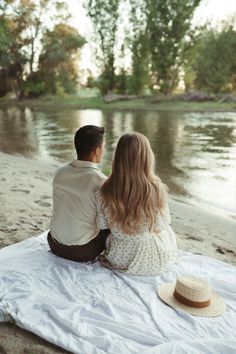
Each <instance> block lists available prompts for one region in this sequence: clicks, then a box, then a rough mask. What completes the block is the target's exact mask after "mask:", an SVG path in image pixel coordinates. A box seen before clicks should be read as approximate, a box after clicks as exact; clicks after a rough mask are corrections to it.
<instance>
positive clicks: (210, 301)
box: [157, 276, 226, 317]
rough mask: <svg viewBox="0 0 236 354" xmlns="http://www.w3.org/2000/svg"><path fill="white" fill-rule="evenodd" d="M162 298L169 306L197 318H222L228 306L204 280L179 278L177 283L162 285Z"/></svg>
mask: <svg viewBox="0 0 236 354" xmlns="http://www.w3.org/2000/svg"><path fill="white" fill-rule="evenodd" d="M157 291H158V294H159V296H160V298H161V299H162V300H163V301H164V302H165V303H167V304H168V305H169V306H171V307H174V308H176V309H179V310H182V311H184V312H187V313H190V314H191V315H195V316H209V317H215V316H220V315H222V314H223V313H224V311H225V309H226V305H225V302H224V300H223V299H222V298H221V297H220V296H219V295H217V294H215V293H214V292H212V290H211V285H210V284H209V283H208V282H207V281H206V280H204V279H202V278H197V277H193V276H182V277H179V278H178V279H177V280H176V282H175V283H166V284H162V285H161V286H160V287H159V288H158V289H157Z"/></svg>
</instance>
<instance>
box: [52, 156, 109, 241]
mask: <svg viewBox="0 0 236 354" xmlns="http://www.w3.org/2000/svg"><path fill="white" fill-rule="evenodd" d="M106 178H107V177H106V176H105V175H104V174H103V173H102V172H101V171H100V170H99V169H98V167H97V166H96V165H95V164H94V163H92V162H90V161H82V160H76V159H74V160H72V161H71V162H69V163H67V164H66V165H64V166H62V167H59V168H58V169H57V171H56V173H55V176H54V180H53V215H52V219H51V223H50V232H51V235H52V236H53V238H54V239H56V240H57V241H58V242H60V243H62V244H64V245H67V246H71V245H84V244H86V243H88V242H89V241H91V240H92V239H93V238H94V237H96V236H97V234H98V232H99V229H98V227H97V224H96V202H95V195H94V193H95V192H96V190H97V189H98V188H100V187H101V185H102V183H103V182H104V181H105V180H106Z"/></svg>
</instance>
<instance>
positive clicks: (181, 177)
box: [0, 107, 236, 213]
mask: <svg viewBox="0 0 236 354" xmlns="http://www.w3.org/2000/svg"><path fill="white" fill-rule="evenodd" d="M85 124H95V125H102V126H104V127H105V129H106V154H105V157H104V161H103V165H102V168H103V169H104V171H106V172H108V171H110V165H111V160H112V156H113V152H114V148H115V145H116V142H117V139H118V138H119V136H120V135H121V134H123V133H124V132H127V131H132V130H135V131H139V132H141V133H143V134H145V135H146V136H147V137H148V138H149V139H150V142H151V145H152V148H153V151H154V153H155V156H156V168H157V171H158V173H159V175H160V177H161V178H162V179H163V181H165V182H166V183H167V184H168V186H169V187H170V191H171V192H172V193H175V194H176V195H181V196H185V197H188V198H194V200H195V201H198V202H201V203H205V204H210V205H212V206H215V207H218V208H221V209H225V210H228V211H230V212H231V213H236V113H173V112H159V113H158V112H132V113H131V112H102V111H100V110H64V111H63V110H57V111H55V110H32V109H28V108H26V109H23V108H22V109H20V108H16V107H12V108H8V109H5V110H3V109H2V110H0V149H1V150H2V151H4V152H7V153H11V154H22V155H24V156H29V157H40V158H53V159H58V160H60V161H61V162H65V161H67V160H70V159H72V158H73V157H74V155H75V153H74V147H73V136H74V133H75V131H76V130H77V129H78V128H79V127H80V126H82V125H85Z"/></svg>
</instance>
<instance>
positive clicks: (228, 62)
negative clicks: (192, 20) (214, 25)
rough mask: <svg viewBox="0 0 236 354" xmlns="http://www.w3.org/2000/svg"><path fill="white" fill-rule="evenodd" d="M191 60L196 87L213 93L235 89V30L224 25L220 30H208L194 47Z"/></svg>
mask: <svg viewBox="0 0 236 354" xmlns="http://www.w3.org/2000/svg"><path fill="white" fill-rule="evenodd" d="M195 52H196V55H195V57H194V58H193V60H192V63H191V65H192V68H193V70H194V72H195V80H194V84H195V86H196V88H197V89H200V90H204V91H210V92H214V93H218V92H226V91H233V90H235V89H236V80H235V79H236V59H235V58H236V31H235V30H234V28H233V26H231V25H230V26H226V27H225V28H223V30H222V31H220V32H217V31H215V30H212V29H211V30H208V31H205V32H204V33H203V34H202V37H201V39H200V41H199V43H198V44H197V50H196V48H195Z"/></svg>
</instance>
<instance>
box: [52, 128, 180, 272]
mask: <svg viewBox="0 0 236 354" xmlns="http://www.w3.org/2000/svg"><path fill="white" fill-rule="evenodd" d="M74 143H75V148H76V152H77V159H74V160H73V161H71V162H70V163H68V164H66V165H64V166H62V167H60V168H59V169H58V170H57V172H56V174H55V177H54V181H53V216H52V220H51V225H50V232H49V233H48V243H49V246H50V248H51V250H52V252H53V253H54V254H56V255H57V256H60V257H63V258H67V259H70V260H73V261H77V262H86V261H89V260H93V259H95V258H96V257H97V256H99V260H100V262H101V263H102V264H103V265H104V266H106V267H109V268H112V269H115V270H118V271H121V272H127V273H130V274H137V275H158V274H160V273H161V272H163V271H165V270H167V269H168V268H169V267H170V265H171V264H172V263H173V262H174V261H175V259H176V255H177V245H176V236H175V233H174V232H173V230H172V229H171V227H170V226H169V224H170V214H169V209H168V203H167V189H166V186H165V185H164V184H163V183H162V182H161V180H160V178H159V177H157V176H156V175H155V174H154V154H153V152H152V149H151V146H150V143H149V141H148V139H147V138H146V137H145V136H144V135H142V134H140V133H136V132H135V133H130V134H124V135H122V136H121V137H120V139H119V141H118V144H117V147H116V151H115V155H114V159H113V162H112V172H111V174H110V176H109V177H108V178H107V177H106V176H105V175H104V174H102V173H101V172H100V170H99V169H98V168H97V167H96V165H95V164H96V163H99V162H100V161H101V159H102V156H103V151H104V128H100V127H96V126H93V125H87V126H83V127H82V128H80V129H79V130H78V131H77V132H76V134H75V138H74ZM103 251H104V252H103Z"/></svg>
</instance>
